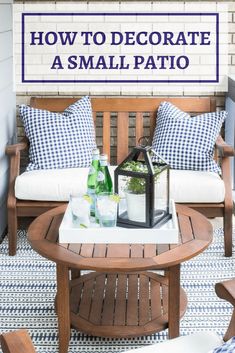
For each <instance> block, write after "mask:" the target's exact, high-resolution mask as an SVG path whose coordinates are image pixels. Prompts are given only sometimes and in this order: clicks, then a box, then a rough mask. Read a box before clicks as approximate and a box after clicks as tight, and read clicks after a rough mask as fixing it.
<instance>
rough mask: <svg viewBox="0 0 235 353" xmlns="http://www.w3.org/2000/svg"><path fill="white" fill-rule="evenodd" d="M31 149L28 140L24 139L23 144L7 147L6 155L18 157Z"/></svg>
mask: <svg viewBox="0 0 235 353" xmlns="http://www.w3.org/2000/svg"><path fill="white" fill-rule="evenodd" d="M28 147H29V143H28V140H27V139H26V138H23V139H22V141H21V142H19V143H16V144H14V145H9V146H7V147H6V154H7V155H9V156H16V155H17V154H19V153H20V152H21V151H24V150H27V149H28Z"/></svg>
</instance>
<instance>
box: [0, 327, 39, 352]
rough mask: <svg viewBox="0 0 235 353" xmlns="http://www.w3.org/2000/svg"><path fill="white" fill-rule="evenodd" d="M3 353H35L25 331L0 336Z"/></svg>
mask: <svg viewBox="0 0 235 353" xmlns="http://www.w3.org/2000/svg"><path fill="white" fill-rule="evenodd" d="M0 341H1V347H2V350H3V353H36V350H35V348H34V346H33V343H32V341H31V338H30V336H29V334H28V332H27V330H23V329H21V330H17V331H13V332H8V333H4V334H2V335H1V336H0Z"/></svg>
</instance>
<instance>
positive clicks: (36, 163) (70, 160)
mask: <svg viewBox="0 0 235 353" xmlns="http://www.w3.org/2000/svg"><path fill="white" fill-rule="evenodd" d="M20 117H21V119H22V121H23V124H24V128H25V133H26V136H27V137H28V139H29V142H30V149H29V159H30V163H29V165H28V166H27V169H26V170H28V171H29V170H35V169H57V168H77V167H88V166H89V165H90V162H91V158H92V149H93V148H94V147H95V146H96V143H95V129H94V123H93V118H92V109H91V103H90V99H89V97H83V98H82V99H80V100H78V101H77V102H75V103H74V104H72V105H70V106H69V107H68V108H67V109H66V110H65V111H64V112H63V114H59V113H52V112H49V111H47V110H41V109H34V108H31V107H28V106H26V105H21V106H20Z"/></svg>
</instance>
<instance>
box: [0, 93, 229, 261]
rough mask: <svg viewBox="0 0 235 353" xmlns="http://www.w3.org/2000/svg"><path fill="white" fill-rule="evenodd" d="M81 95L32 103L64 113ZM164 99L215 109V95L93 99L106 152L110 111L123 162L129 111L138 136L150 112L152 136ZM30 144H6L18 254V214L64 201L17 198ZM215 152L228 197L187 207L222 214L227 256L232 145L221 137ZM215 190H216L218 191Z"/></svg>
mask: <svg viewBox="0 0 235 353" xmlns="http://www.w3.org/2000/svg"><path fill="white" fill-rule="evenodd" d="M77 99H78V98H31V102H30V105H31V106H32V107H34V108H38V109H46V110H50V111H53V112H61V111H63V110H64V109H65V108H66V107H68V106H69V105H70V104H72V103H74V102H75V101H76V100H77ZM162 101H170V102H172V103H173V104H175V105H176V106H177V107H178V108H180V109H182V110H183V111H186V112H190V113H191V114H193V115H195V114H198V113H204V112H212V111H215V110H216V106H215V100H214V99H213V98H210V97H209V98H207V97H205V98H164V97H162V98H91V103H92V109H93V117H94V121H96V117H97V113H102V115H103V127H102V130H103V142H102V145H103V152H104V153H107V154H108V156H109V157H110V150H111V147H112V146H111V144H110V140H111V138H110V135H111V114H112V113H115V114H116V119H117V124H116V125H117V146H116V156H117V160H116V162H117V163H120V162H121V161H122V160H123V159H124V157H126V155H127V153H128V147H129V146H128V126H129V114H130V113H135V119H136V124H135V139H136V142H137V141H138V139H139V138H140V137H141V136H143V131H144V127H143V120H144V116H145V114H149V121H150V127H149V135H150V138H152V136H153V132H154V129H155V119H156V114H157V109H158V106H159V104H160V103H161V102H162ZM28 147H29V145H28V141H27V139H26V138H25V139H23V141H22V142H20V143H18V144H15V145H11V146H7V148H6V153H7V154H8V155H9V157H10V177H9V193H8V201H7V207H8V236H9V254H10V255H14V254H15V253H16V244H17V239H16V232H17V223H18V222H17V220H18V217H35V216H38V215H40V214H41V213H43V212H45V211H47V210H49V209H51V208H53V207H56V206H59V205H61V202H51V201H27V200H20V199H16V197H15V191H14V187H15V180H16V178H17V176H18V175H19V173H20V163H21V162H20V161H21V152H22V151H24V150H27V149H28ZM216 151H217V152H216V155H217V157H218V158H220V159H221V167H222V178H223V181H224V185H225V200H224V202H220V203H206V204H205V203H201V204H196V203H193V204H190V203H189V204H187V206H190V207H193V208H194V209H196V210H198V211H200V212H202V213H203V214H204V215H206V216H208V217H217V216H219V217H223V220H224V244H225V256H231V255H232V209H233V201H232V190H231V175H230V161H229V156H234V150H233V149H232V147H230V146H228V145H227V144H225V142H224V141H223V139H222V138H221V137H219V138H218V140H217V143H216ZM215 192H216V190H215Z"/></svg>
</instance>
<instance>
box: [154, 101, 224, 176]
mask: <svg viewBox="0 0 235 353" xmlns="http://www.w3.org/2000/svg"><path fill="white" fill-rule="evenodd" d="M226 116H227V113H226V112H225V111H221V112H214V113H205V114H201V115H198V116H194V117H190V115H189V114H187V113H185V112H183V111H181V110H180V109H178V108H177V107H175V106H174V105H173V104H171V103H169V102H163V103H161V104H160V107H159V109H158V113H157V125H156V128H155V132H154V137H153V144H152V145H153V149H154V150H155V151H156V152H157V153H158V155H160V156H161V157H162V158H163V159H164V160H166V161H167V162H168V163H169V164H170V166H171V168H173V169H184V170H200V171H212V172H220V168H219V166H218V165H217V163H216V162H215V161H214V160H213V150H214V145H215V141H216V139H217V137H218V135H219V133H220V129H221V126H222V124H223V121H224V119H225V118H226ZM155 160H157V159H156V158H155Z"/></svg>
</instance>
